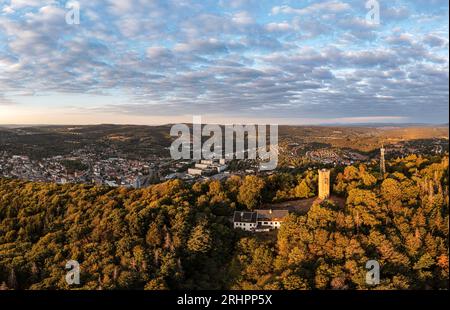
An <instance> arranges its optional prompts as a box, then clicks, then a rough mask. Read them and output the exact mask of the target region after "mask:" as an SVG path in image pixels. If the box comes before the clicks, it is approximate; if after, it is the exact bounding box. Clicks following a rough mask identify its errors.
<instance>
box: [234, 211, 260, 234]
mask: <svg viewBox="0 0 450 310" xmlns="http://www.w3.org/2000/svg"><path fill="white" fill-rule="evenodd" d="M256 225H257V223H256V212H245V211H235V212H234V216H233V227H234V228H235V229H236V228H240V229H243V230H246V231H253V230H254V229H255V228H256Z"/></svg>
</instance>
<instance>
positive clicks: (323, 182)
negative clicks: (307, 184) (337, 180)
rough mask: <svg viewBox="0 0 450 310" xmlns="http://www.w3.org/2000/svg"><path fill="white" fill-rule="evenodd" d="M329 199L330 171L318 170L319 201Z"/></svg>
mask: <svg viewBox="0 0 450 310" xmlns="http://www.w3.org/2000/svg"><path fill="white" fill-rule="evenodd" d="M328 197H330V170H328V169H319V199H327V198H328Z"/></svg>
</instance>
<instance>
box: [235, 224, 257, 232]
mask: <svg viewBox="0 0 450 310" xmlns="http://www.w3.org/2000/svg"><path fill="white" fill-rule="evenodd" d="M233 227H234V228H235V229H236V228H240V229H243V230H246V231H251V230H253V229H255V228H256V223H243V222H234V224H233Z"/></svg>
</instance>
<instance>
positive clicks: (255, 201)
mask: <svg viewBox="0 0 450 310" xmlns="http://www.w3.org/2000/svg"><path fill="white" fill-rule="evenodd" d="M264 185H265V182H264V180H263V179H261V178H259V177H257V176H254V175H248V176H246V177H245V178H244V182H243V183H242V186H241V187H240V189H239V194H238V197H237V199H238V201H239V203H241V204H243V205H245V206H246V207H247V208H248V209H250V210H253V209H254V208H255V207H256V206H258V205H259V204H260V203H261V198H262V191H263V189H264Z"/></svg>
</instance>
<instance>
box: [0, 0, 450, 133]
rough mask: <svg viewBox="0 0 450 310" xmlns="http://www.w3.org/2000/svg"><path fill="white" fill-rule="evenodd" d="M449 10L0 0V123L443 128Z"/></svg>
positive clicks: (438, 3) (402, 4) (354, 2)
mask: <svg viewBox="0 0 450 310" xmlns="http://www.w3.org/2000/svg"><path fill="white" fill-rule="evenodd" d="M366 5H367V7H366ZM377 6H378V7H379V10H378V12H379V14H377ZM77 7H79V16H80V18H79V23H78V22H77V21H76V18H74V17H76V14H73V13H74V12H76V10H77ZM448 11H449V7H448V1H447V0H415V1H397V0H389V1H388V0H379V1H375V0H371V1H366V0H331V1H327V0H325V1H301V0H296V1H268V0H267V1H266V0H228V1H226V0H216V1H210V0H205V1H190V0H177V1H173V0H164V1H162V0H161V1H158V0H120V1H116V0H97V1H92V0H80V1H78V2H76V3H74V2H73V1H72V2H70V3H68V2H67V1H55V0H6V1H5V0H0V124H98V123H121V124H148V125H151V124H162V123H176V122H189V121H192V116H193V115H201V116H202V120H203V121H204V122H210V123H211V122H213V123H265V124H269V123H270V124H275V123H277V124H296V125H302V124H327V123H371V122H372V123H383V122H387V123H447V122H448V112H449V88H448V87H449V86H448V83H449V67H448V63H449V61H448V57H449V32H448V18H449V16H448ZM372 13H373V14H372ZM376 17H379V20H378V19H377V18H376Z"/></svg>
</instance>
